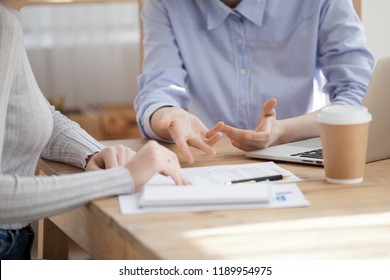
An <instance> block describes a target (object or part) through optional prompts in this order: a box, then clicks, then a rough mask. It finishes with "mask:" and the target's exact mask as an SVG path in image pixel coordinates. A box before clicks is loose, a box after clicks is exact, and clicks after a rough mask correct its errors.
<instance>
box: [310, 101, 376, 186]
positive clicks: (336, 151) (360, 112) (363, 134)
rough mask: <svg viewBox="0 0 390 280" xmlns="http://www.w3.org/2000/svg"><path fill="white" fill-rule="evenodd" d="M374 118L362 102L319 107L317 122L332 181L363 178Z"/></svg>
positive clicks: (329, 179)
mask: <svg viewBox="0 0 390 280" xmlns="http://www.w3.org/2000/svg"><path fill="white" fill-rule="evenodd" d="M371 119H372V117H371V114H370V113H369V112H368V111H367V108H365V107H362V106H349V105H330V106H327V107H324V108H323V109H322V110H321V111H320V113H319V115H318V122H319V123H320V133H321V142H322V149H323V157H324V168H325V176H326V180H327V181H328V182H329V183H335V184H355V183H360V182H362V181H363V178H364V171H365V165H366V153H367V141H368V128H369V123H370V121H371Z"/></svg>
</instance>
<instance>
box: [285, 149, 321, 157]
mask: <svg viewBox="0 0 390 280" xmlns="http://www.w3.org/2000/svg"><path fill="white" fill-rule="evenodd" d="M291 156H293V157H302V158H312V159H322V149H315V150H310V151H306V152H302V153H297V154H292V155H291Z"/></svg>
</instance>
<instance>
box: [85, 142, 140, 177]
mask: <svg viewBox="0 0 390 280" xmlns="http://www.w3.org/2000/svg"><path fill="white" fill-rule="evenodd" d="M135 154H136V153H135V151H133V150H132V149H130V148H129V147H126V146H123V145H116V146H109V147H106V148H104V149H103V150H102V151H100V152H98V153H96V154H94V155H93V156H92V157H91V158H90V159H89V160H88V162H87V165H86V167H85V169H86V170H87V171H95V170H101V169H109V168H113V167H117V166H121V165H125V164H126V163H127V162H129V161H130V160H131V159H132V158H133V157H134V156H135Z"/></svg>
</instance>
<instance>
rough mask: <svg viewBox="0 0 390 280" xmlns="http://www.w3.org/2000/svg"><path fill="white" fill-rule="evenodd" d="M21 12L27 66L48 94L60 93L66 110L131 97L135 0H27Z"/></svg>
mask: <svg viewBox="0 0 390 280" xmlns="http://www.w3.org/2000/svg"><path fill="white" fill-rule="evenodd" d="M22 13H23V15H22V18H23V29H24V35H25V44H26V48H27V53H28V56H29V58H30V62H31V67H32V68H33V71H34V73H35V76H36V79H37V82H38V84H39V86H40V88H41V90H42V92H43V94H44V95H45V96H46V97H47V98H48V99H51V100H62V99H63V100H64V101H65V104H64V105H63V106H64V109H66V110H74V109H80V108H84V107H88V106H91V105H92V106H94V105H99V104H103V103H104V104H118V103H131V102H132V100H133V99H134V97H135V95H136V94H137V91H138V90H137V76H138V74H139V71H140V60H139V45H140V42H139V40H140V38H139V37H140V36H139V35H140V34H139V26H138V6H137V3H136V2H135V1H134V2H118V3H116V2H113V3H103V4H99V3H91V4H74V5H60V4H59V5H38V6H35V5H31V6H27V7H25V8H23V10H22ZM58 108H59V107H58Z"/></svg>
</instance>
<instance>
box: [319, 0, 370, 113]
mask: <svg viewBox="0 0 390 280" xmlns="http://www.w3.org/2000/svg"><path fill="white" fill-rule="evenodd" d="M324 3H325V4H324V6H323V7H322V11H321V15H320V16H321V19H320V26H319V42H318V45H319V48H318V62H317V63H318V64H319V68H320V69H322V71H323V74H324V76H325V78H326V80H327V83H326V86H325V88H324V90H325V92H327V93H328V94H329V98H330V101H331V102H332V103H335V102H337V103H344V104H349V105H359V104H361V102H362V101H363V97H364V94H365V92H366V90H367V86H368V84H369V81H370V79H371V75H372V71H373V67H374V58H373V56H372V54H371V53H370V52H369V51H368V49H367V47H366V45H365V44H366V38H365V35H364V30H363V25H362V23H361V21H360V19H359V17H358V16H357V14H356V12H355V10H354V8H353V6H352V1H338V0H329V1H324Z"/></svg>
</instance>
